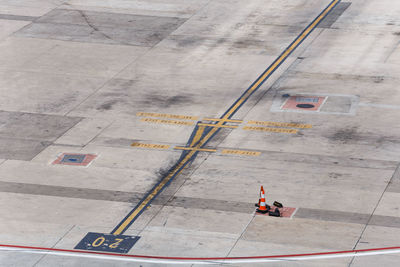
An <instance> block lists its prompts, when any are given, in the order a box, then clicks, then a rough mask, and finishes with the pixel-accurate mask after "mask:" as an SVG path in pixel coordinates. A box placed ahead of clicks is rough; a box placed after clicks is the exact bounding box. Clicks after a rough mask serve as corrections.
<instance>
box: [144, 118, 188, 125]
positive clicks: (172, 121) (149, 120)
mask: <svg viewBox="0 0 400 267" xmlns="http://www.w3.org/2000/svg"><path fill="white" fill-rule="evenodd" d="M140 121H144V122H151V123H161V124H174V125H189V126H190V125H193V124H194V123H193V122H192V121H174V120H160V119H151V118H143V119H141V120H140Z"/></svg>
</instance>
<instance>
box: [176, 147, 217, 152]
mask: <svg viewBox="0 0 400 267" xmlns="http://www.w3.org/2000/svg"><path fill="white" fill-rule="evenodd" d="M174 149H181V150H192V151H204V152H216V151H217V150H216V149H208V148H198V147H183V146H176V147H174Z"/></svg>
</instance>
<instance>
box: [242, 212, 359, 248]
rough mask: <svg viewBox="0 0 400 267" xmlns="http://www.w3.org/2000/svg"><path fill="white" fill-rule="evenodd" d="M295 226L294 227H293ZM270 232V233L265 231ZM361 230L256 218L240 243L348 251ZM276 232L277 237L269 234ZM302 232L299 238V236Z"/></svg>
mask: <svg viewBox="0 0 400 267" xmlns="http://www.w3.org/2000/svg"><path fill="white" fill-rule="evenodd" d="M294 225H296V226H295V227H292V226H294ZM266 229H270V231H268V230H266ZM362 229H363V226H361V225H358V224H346V223H338V222H321V221H313V220H305V219H293V220H282V219H280V218H276V217H267V216H256V217H255V218H254V220H253V221H252V222H251V224H250V225H249V227H248V228H247V229H246V232H245V233H244V234H243V237H242V238H243V239H244V240H247V241H258V242H261V241H263V242H272V243H275V244H281V245H284V244H288V243H289V244H291V245H297V246H310V247H318V248H324V249H334V250H342V249H343V250H346V249H351V248H352V246H353V245H354V240H355V239H356V238H357V237H358V236H359V235H360V233H361V231H362ZM271 231H272V232H274V231H275V232H277V233H279V234H271ZM299 231H301V233H302V234H301V235H299V234H298V232H299Z"/></svg>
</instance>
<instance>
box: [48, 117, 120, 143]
mask: <svg viewBox="0 0 400 267" xmlns="http://www.w3.org/2000/svg"><path fill="white" fill-rule="evenodd" d="M111 123H112V122H110V121H109V120H104V119H91V118H85V119H83V120H82V121H80V122H79V123H78V124H76V125H75V127H73V128H71V129H70V130H69V131H68V132H66V133H65V134H64V135H62V136H61V137H60V138H58V139H57V140H56V141H55V142H54V143H55V144H63V145H78V146H85V145H87V144H88V143H89V142H91V141H92V140H93V139H94V138H96V136H98V135H99V134H100V133H101V132H103V131H104V130H105V129H106V128H107V127H108V126H110V125H111Z"/></svg>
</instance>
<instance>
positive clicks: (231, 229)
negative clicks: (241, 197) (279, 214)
mask: <svg viewBox="0 0 400 267" xmlns="http://www.w3.org/2000/svg"><path fill="white" fill-rule="evenodd" d="M252 219H253V216H252V215H251V214H242V213H235V212H223V211H211V210H207V209H193V208H179V207H164V208H163V209H162V210H161V211H160V212H159V213H158V214H157V216H156V217H155V218H154V219H153V220H152V221H151V222H150V224H149V225H148V227H150V228H152V227H166V228H176V229H178V228H179V229H182V230H188V231H192V232H194V234H196V232H201V231H207V232H217V233H226V234H227V236H229V234H230V235H233V236H235V235H237V238H238V237H239V235H238V233H241V232H242V231H243V230H244V228H245V227H246V226H247V224H248V223H249V222H250V221H251V220H252ZM210 221H218V224H210V223H209V222H210Z"/></svg>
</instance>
